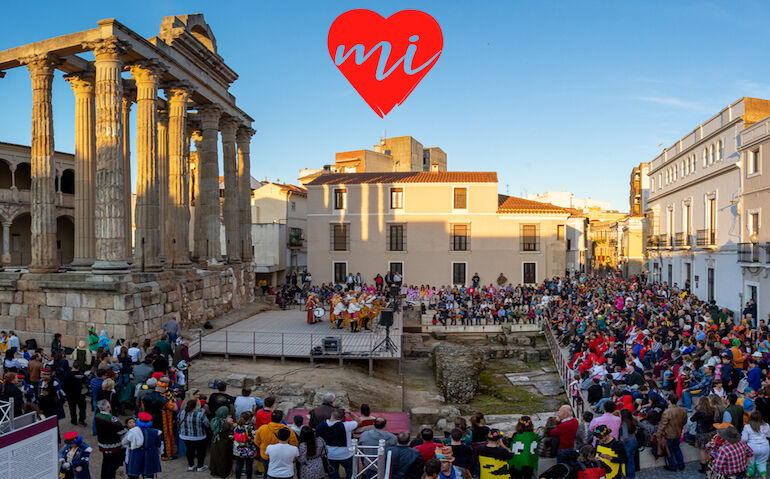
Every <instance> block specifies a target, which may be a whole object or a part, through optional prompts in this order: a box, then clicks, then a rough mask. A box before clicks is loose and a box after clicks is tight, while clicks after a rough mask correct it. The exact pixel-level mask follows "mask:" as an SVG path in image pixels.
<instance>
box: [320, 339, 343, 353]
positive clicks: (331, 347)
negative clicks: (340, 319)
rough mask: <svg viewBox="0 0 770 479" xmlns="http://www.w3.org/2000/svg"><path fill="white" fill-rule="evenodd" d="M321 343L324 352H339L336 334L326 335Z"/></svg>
mask: <svg viewBox="0 0 770 479" xmlns="http://www.w3.org/2000/svg"><path fill="white" fill-rule="evenodd" d="M323 344H324V352H325V353H338V352H340V338H339V337H338V336H326V337H325V338H324V343H323Z"/></svg>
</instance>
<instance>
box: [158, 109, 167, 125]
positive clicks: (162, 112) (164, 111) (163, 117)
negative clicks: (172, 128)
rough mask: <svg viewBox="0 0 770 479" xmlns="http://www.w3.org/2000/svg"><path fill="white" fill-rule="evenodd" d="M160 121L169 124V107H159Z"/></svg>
mask: <svg viewBox="0 0 770 479" xmlns="http://www.w3.org/2000/svg"><path fill="white" fill-rule="evenodd" d="M158 123H163V124H164V125H168V109H166V108H158Z"/></svg>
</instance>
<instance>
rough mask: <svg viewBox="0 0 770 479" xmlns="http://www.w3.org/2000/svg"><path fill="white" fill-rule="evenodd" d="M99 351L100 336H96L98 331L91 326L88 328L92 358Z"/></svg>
mask: <svg viewBox="0 0 770 479" xmlns="http://www.w3.org/2000/svg"><path fill="white" fill-rule="evenodd" d="M97 349H99V335H97V334H96V329H94V327H93V326H91V327H90V328H88V351H89V352H90V353H91V356H93V355H94V354H96V350H97Z"/></svg>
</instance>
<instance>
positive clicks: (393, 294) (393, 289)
mask: <svg viewBox="0 0 770 479" xmlns="http://www.w3.org/2000/svg"><path fill="white" fill-rule="evenodd" d="M400 291H401V288H399V287H398V286H391V287H390V297H391V298H395V297H396V296H398V295H399V293H400Z"/></svg>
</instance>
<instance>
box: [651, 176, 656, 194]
mask: <svg viewBox="0 0 770 479" xmlns="http://www.w3.org/2000/svg"><path fill="white" fill-rule="evenodd" d="M650 191H655V178H654V177H653V178H652V179H650Z"/></svg>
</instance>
